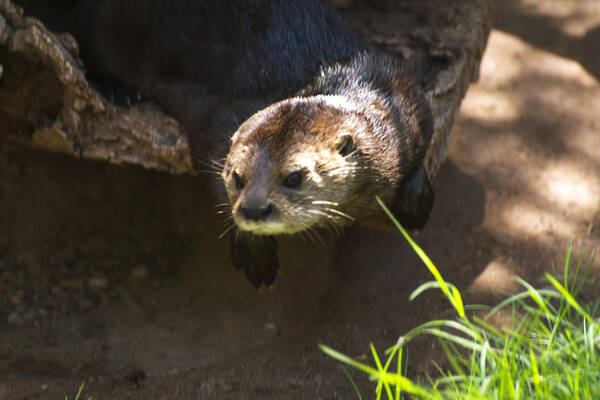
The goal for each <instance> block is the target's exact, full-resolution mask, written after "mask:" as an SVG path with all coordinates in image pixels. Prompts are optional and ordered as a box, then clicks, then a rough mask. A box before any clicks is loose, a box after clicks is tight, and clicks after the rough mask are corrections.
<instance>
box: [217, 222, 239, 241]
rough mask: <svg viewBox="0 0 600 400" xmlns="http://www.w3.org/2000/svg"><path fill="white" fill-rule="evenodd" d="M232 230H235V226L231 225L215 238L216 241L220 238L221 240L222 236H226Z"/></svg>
mask: <svg viewBox="0 0 600 400" xmlns="http://www.w3.org/2000/svg"><path fill="white" fill-rule="evenodd" d="M233 228H235V224H232V225H231V226H230V227H229V228H227V229H225V230H224V231H223V233H221V234H220V235H219V236H218V237H217V240H218V239H222V238H223V236H225V235H226V234H227V232H229V231H230V230H232V229H233Z"/></svg>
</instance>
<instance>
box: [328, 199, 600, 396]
mask: <svg viewBox="0 0 600 400" xmlns="http://www.w3.org/2000/svg"><path fill="white" fill-rule="evenodd" d="M377 201H378V202H379V204H380V206H381V207H382V208H383V209H384V211H385V212H386V213H387V215H388V216H389V217H390V219H391V220H392V221H393V222H394V224H395V225H396V227H397V228H398V230H400V232H401V233H402V235H403V236H404V237H405V238H406V240H407V241H408V243H409V244H410V246H411V247H412V248H413V250H414V251H415V253H416V254H417V255H418V256H419V257H420V258H421V260H422V261H423V263H424V264H425V266H426V267H427V269H428V270H429V272H430V273H431V275H432V276H433V277H434V281H432V282H427V283H424V284H422V285H421V286H419V287H418V288H417V289H416V290H415V291H414V292H413V293H412V294H411V296H410V299H411V300H413V299H414V298H416V297H417V296H418V295H420V294H421V293H423V292H424V291H426V290H429V289H439V290H441V292H442V293H443V294H444V296H445V297H446V299H447V300H448V302H449V303H450V304H451V306H452V308H453V309H454V311H455V312H456V317H455V319H444V320H433V321H429V322H426V323H424V324H422V325H420V326H418V327H416V328H414V329H412V330H411V331H409V332H408V333H406V334H405V335H403V336H401V337H400V338H399V339H398V341H397V342H396V344H395V345H394V346H392V347H391V348H390V349H388V350H387V351H385V352H384V353H383V355H384V356H385V358H384V357H382V356H381V355H380V354H379V353H378V352H377V351H376V349H375V347H374V346H373V345H371V353H372V356H373V361H374V365H373V366H372V365H368V364H366V363H362V362H359V361H356V360H354V359H352V358H350V357H348V356H346V355H344V354H342V353H340V352H338V351H336V350H334V349H332V348H330V347H328V346H326V345H323V344H321V345H319V348H320V349H321V350H322V351H323V352H324V353H325V354H327V355H328V356H330V357H332V358H334V359H336V360H337V361H339V362H341V363H342V364H345V365H348V366H350V367H352V368H355V369H357V370H359V371H362V372H363V373H366V374H367V375H368V376H369V378H370V379H371V380H372V381H374V382H375V383H376V387H375V398H376V399H377V400H379V399H382V398H387V399H389V400H392V399H395V400H400V399H435V400H450V399H457V400H458V399H460V400H469V399H473V400H486V399H515V400H516V399H519V400H520V399H544V400H546V399H547V400H579V399H600V321H599V319H598V314H599V313H598V308H599V307H598V303H596V304H593V305H581V304H579V303H578V302H577V300H576V297H577V293H578V291H579V290H580V289H581V287H582V285H583V282H582V279H581V277H580V273H581V270H582V268H584V267H583V264H584V262H583V261H584V256H582V257H580V258H579V260H578V261H577V265H576V266H575V269H574V271H573V274H571V269H572V268H571V267H572V264H573V249H572V244H571V245H570V246H569V248H568V251H567V255H566V257H565V263H564V268H563V271H564V272H563V279H562V281H563V282H562V283H561V282H559V281H558V280H557V279H556V278H555V277H554V276H552V275H550V274H546V279H547V280H548V282H549V283H550V285H551V286H550V288H544V289H536V288H534V287H533V286H532V285H530V284H528V283H527V282H525V281H524V280H522V279H519V278H517V279H516V280H517V282H518V283H519V284H520V285H521V286H523V289H524V290H523V292H521V293H517V294H515V295H512V296H511V297H509V298H507V299H505V300H504V301H502V302H501V303H500V304H498V305H497V306H496V307H486V306H477V307H473V309H478V310H484V311H485V312H486V315H485V317H483V318H481V317H478V316H477V315H476V314H473V315H469V314H467V310H469V309H471V308H470V307H465V306H464V304H463V300H462V296H461V294H460V291H459V290H458V289H457V288H456V286H454V285H452V284H451V283H449V282H446V281H445V280H444V279H443V277H442V275H441V274H440V272H439V270H438V269H437V268H436V266H435V265H434V264H433V262H432V261H431V260H430V259H429V257H428V256H427V254H425V252H424V251H423V250H422V249H421V248H420V247H419V246H418V245H417V244H416V243H415V242H414V241H413V240H412V238H411V237H410V236H409V235H408V233H407V232H406V231H405V230H404V228H403V227H402V226H401V225H400V224H399V223H398V221H397V220H396V219H395V218H394V216H393V215H392V214H391V213H390V212H389V210H388V209H387V208H386V206H385V205H384V204H383V203H382V202H381V200H380V199H379V198H378V199H377ZM593 259H594V257H593V256H592V257H591V260H590V262H589V264H588V265H587V268H585V270H586V273H585V274H584V277H583V280H585V278H587V273H589V271H590V269H591V265H592V264H593V262H594V261H593ZM578 278H579V279H578ZM495 316H500V317H503V319H504V320H508V321H509V323H508V324H505V325H504V326H498V325H497V324H495V323H493V322H492V318H493V317H495ZM424 334H427V335H433V336H435V337H437V338H438V339H439V341H440V343H441V345H442V349H443V351H444V353H445V355H446V358H447V360H448V367H445V368H444V367H441V366H439V365H438V366H437V369H438V372H439V376H438V377H436V378H432V377H428V381H429V384H428V385H423V384H421V383H418V382H416V381H414V380H412V379H410V378H408V377H407V376H406V373H405V372H406V366H405V365H403V362H404V361H405V360H403V354H404V352H405V350H406V345H407V344H408V343H410V342H411V341H412V340H414V339H415V338H416V337H418V336H421V335H424ZM394 359H396V363H395V365H396V368H395V370H394V371H392V370H390V368H391V366H392V365H394V362H393V361H394ZM384 360H385V363H383V362H382V361H384ZM345 372H346V371H345ZM346 373H347V372H346ZM348 376H349V375H348ZM353 386H354V389H355V391H356V392H357V396H358V398H359V399H362V395H361V394H360V392H358V389H357V387H356V385H355V384H354V383H353ZM384 396H385V397H384Z"/></svg>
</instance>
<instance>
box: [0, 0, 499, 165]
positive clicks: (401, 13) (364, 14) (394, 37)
mask: <svg viewBox="0 0 600 400" xmlns="http://www.w3.org/2000/svg"><path fill="white" fill-rule="evenodd" d="M343 12H344V13H345V14H346V15H347V17H348V18H350V20H351V21H352V22H353V23H354V24H355V25H356V27H357V29H358V30H359V31H360V32H361V33H362V34H363V35H364V37H365V39H366V40H367V41H368V42H370V43H372V44H373V45H375V46H377V47H379V48H381V49H383V50H385V51H388V52H391V53H395V54H398V55H400V56H402V57H403V58H405V59H406V60H407V62H408V63H409V64H411V65H412V66H413V67H414V69H415V71H416V72H417V75H418V76H419V78H420V79H421V80H422V83H423V84H424V86H425V87H426V89H427V94H428V98H429V100H430V102H431V105H432V109H433V113H434V118H435V123H434V127H435V132H434V136H433V140H432V143H431V147H430V150H429V152H428V154H427V157H426V161H425V166H426V169H427V171H428V173H429V175H430V177H434V176H435V175H436V173H437V170H438V168H439V166H440V165H441V163H442V162H443V161H444V159H445V157H446V154H447V151H448V145H449V142H450V139H451V134H452V126H453V124H454V119H455V116H456V113H457V110H458V108H459V105H460V102H461V100H462V98H463V96H464V94H465V92H466V90H467V87H468V85H469V84H470V83H471V82H472V81H473V80H475V79H476V78H477V72H478V67H479V61H480V59H481V56H482V53H483V50H484V48H485V44H486V41H487V36H488V33H489V30H490V28H491V20H492V19H491V14H492V6H491V0H469V1H458V2H457V1H451V0H420V1H399V0H396V1H394V0H383V1H370V2H356V3H355V4H353V5H352V7H349V8H348V9H345V10H344V11H343ZM382 19H386V20H390V19H391V20H392V21H393V19H396V20H397V23H392V24H389V23H385V24H380V23H378V21H380V20H382ZM390 26H397V27H398V29H394V30H393V31H391V30H390V29H389V27H390ZM381 27H387V30H385V31H384V30H382V29H381ZM0 79H1V83H2V84H1V85H0V135H1V136H4V137H6V138H8V139H10V140H13V141H16V142H20V143H25V144H29V145H32V146H36V147H39V148H43V149H46V150H50V151H55V152H61V153H66V154H69V155H72V156H74V157H78V158H82V159H93V160H105V161H109V162H113V163H123V162H126V163H132V164H138V165H143V166H144V167H146V168H150V169H156V170H166V171H170V172H173V173H193V171H192V163H191V159H190V152H189V147H188V143H187V139H186V137H185V135H184V134H183V132H182V129H181V126H180V125H179V124H178V123H177V122H176V121H175V120H174V119H172V118H170V117H169V116H166V115H165V114H164V113H163V112H162V111H161V110H160V109H159V108H157V107H155V106H154V105H152V104H148V103H146V104H140V105H135V106H132V107H130V108H123V107H118V106H115V105H113V104H111V103H110V102H108V101H107V100H106V99H104V98H103V97H102V96H101V95H100V94H99V93H98V92H97V91H96V90H94V89H93V88H92V87H91V86H90V84H89V83H88V81H87V80H86V78H85V72H84V66H83V64H82V62H81V60H80V59H79V57H78V49H77V43H76V42H75V40H74V39H73V38H72V37H71V36H70V35H68V34H56V33H52V32H50V31H48V30H47V29H46V28H45V27H44V25H43V24H42V23H40V22H39V21H37V20H35V19H33V18H30V17H27V16H24V13H23V11H22V10H21V9H20V8H18V7H16V6H15V5H14V4H13V3H11V2H10V1H9V0H0Z"/></svg>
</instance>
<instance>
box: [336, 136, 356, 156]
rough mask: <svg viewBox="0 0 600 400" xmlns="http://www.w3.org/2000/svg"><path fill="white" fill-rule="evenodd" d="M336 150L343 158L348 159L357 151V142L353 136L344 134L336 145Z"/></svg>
mask: <svg viewBox="0 0 600 400" xmlns="http://www.w3.org/2000/svg"><path fill="white" fill-rule="evenodd" d="M335 149H336V150H337V151H338V152H339V153H340V154H341V155H342V157H346V156H347V155H348V154H350V153H352V152H353V151H354V150H356V142H355V141H354V138H353V137H352V135H349V134H344V135H342V136H340V137H339V138H338V140H337V143H336V144H335Z"/></svg>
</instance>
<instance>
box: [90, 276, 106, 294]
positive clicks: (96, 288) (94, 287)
mask: <svg viewBox="0 0 600 400" xmlns="http://www.w3.org/2000/svg"><path fill="white" fill-rule="evenodd" d="M88 287H89V288H90V290H91V291H92V292H101V291H104V290H106V288H108V279H107V278H106V277H104V276H95V277H93V278H90V279H89V280H88Z"/></svg>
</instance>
